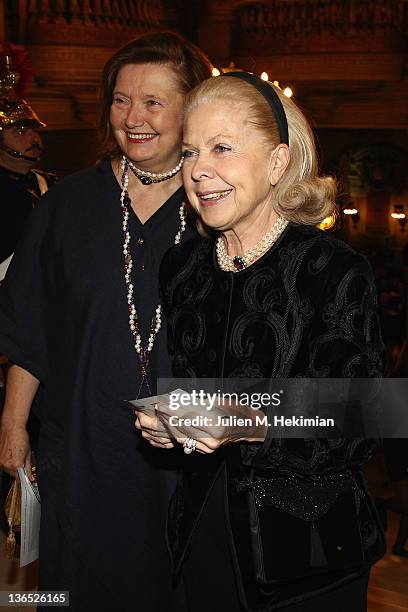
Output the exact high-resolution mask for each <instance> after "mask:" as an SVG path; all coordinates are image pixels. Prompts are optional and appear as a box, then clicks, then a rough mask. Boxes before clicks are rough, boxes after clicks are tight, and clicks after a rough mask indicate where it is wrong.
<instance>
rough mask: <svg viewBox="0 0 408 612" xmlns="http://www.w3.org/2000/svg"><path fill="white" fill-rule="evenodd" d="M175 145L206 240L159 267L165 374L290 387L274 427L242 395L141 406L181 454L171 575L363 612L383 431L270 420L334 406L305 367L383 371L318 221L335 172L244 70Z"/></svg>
mask: <svg viewBox="0 0 408 612" xmlns="http://www.w3.org/2000/svg"><path fill="white" fill-rule="evenodd" d="M183 151H184V155H185V161H184V166H183V180H184V186H185V189H186V193H187V196H188V199H189V201H190V203H191V205H192V207H193V209H194V210H195V212H196V214H197V216H198V217H199V219H200V221H201V225H202V227H203V228H204V229H206V230H207V237H196V238H195V239H193V240H190V241H189V242H188V243H185V244H182V245H179V246H178V247H174V248H172V249H170V251H169V252H168V253H167V254H166V256H165V258H164V259H163V263H162V267H161V272H160V280H161V287H162V291H163V305H164V306H163V307H164V311H165V314H166V316H167V319H168V339H169V349H170V355H171V358H172V366H173V374H174V376H176V377H177V378H178V379H186V378H194V379H195V384H194V389H195V390H196V389H197V387H196V385H197V379H198V380H199V379H200V378H204V379H210V380H216V383H215V384H216V385H218V384H219V385H222V384H223V381H222V380H221V382H219V379H224V381H225V379H227V381H226V382H227V390H228V392H229V393H228V395H231V393H230V392H231V391H237V390H238V388H239V387H238V385H239V384H240V383H242V382H244V381H237V380H234V379H249V380H248V381H247V383H248V384H247V387H246V390H248V387H249V386H252V387H255V388H256V390H257V391H260V390H261V391H269V392H270V389H271V388H273V386H274V385H275V389H274V390H275V391H278V390H279V389H286V390H287V391H285V394H284V398H283V399H284V400H285V401H283V403H282V405H281V406H280V407H279V408H278V409H274V406H273V404H272V405H270V406H268V407H267V408H265V412H266V416H267V418H268V420H269V423H268V422H265V420H264V419H262V418H261V420H258V415H259V412H258V414H257V411H256V410H255V411H254V410H253V409H252V407H251V406H249V407H248V406H247V404H246V405H245V404H244V405H241V404H240V403H239V401H237V403H236V405H235V406H234V405H233V404H232V405H231V406H230V407H228V403H227V406H226V407H225V408H223V406H222V402H220V403H219V406H218V407H217V411H216V414H215V417H212V414H214V410H212V412H211V411H208V409H207V410H204V409H201V412H200V408H199V407H195V406H197V404H196V405H195V406H194V403H193V404H192V405H190V406H188V405H187V407H186V408H185V410H184V412H180V409H179V410H178V414H179V416H176V415H177V413H176V412H174V409H175V408H177V406H174V405H171V404H169V405H168V406H167V405H162V404H159V405H158V408H157V414H158V416H159V418H158V419H156V418H152V417H151V416H149V415H148V414H143V413H142V412H140V413H138V418H137V422H136V426H137V427H138V428H142V429H143V432H142V433H143V436H144V437H145V438H146V439H148V440H150V442H151V443H152V444H153V445H155V446H158V447H160V446H161V447H162V448H166V447H168V445H169V442H168V439H167V438H166V437H164V436H163V434H162V430H163V425H165V426H166V428H167V430H168V432H169V433H170V435H171V436H172V441H173V443H174V444H177V443H178V444H180V445H182V446H183V447H184V452H185V453H186V460H185V465H184V466H183V477H182V480H181V482H180V486H179V487H178V489H177V492H176V494H175V496H174V498H173V502H172V504H171V512H170V517H169V518H170V520H169V532H168V535H169V542H170V548H171V551H172V559H173V566H174V572H175V575H177V576H180V574H181V575H183V577H184V584H185V588H186V594H187V601H188V604H189V606H190V608H191V610H194V611H195V612H218V611H219V610H223V611H228V612H240V611H244V610H245V611H247V612H248V611H253V612H255V611H256V610H258V611H261V610H262V611H263V612H266V611H272V610H282V612H328V611H330V612H345V611H346V610H347V611H348V612H364V611H365V610H366V607H367V582H368V575H369V568H370V566H371V565H372V564H373V563H374V562H375V561H376V560H377V559H378V558H379V557H380V556H381V555H382V554H383V552H384V538H383V534H382V531H381V526H380V524H379V521H378V517H377V515H376V512H375V508H374V505H373V502H372V500H371V498H370V495H369V493H368V491H367V487H366V484H365V482H364V478H363V476H362V473H361V465H362V464H363V463H364V462H365V461H367V460H368V459H369V458H370V456H371V455H372V453H373V452H374V450H375V448H376V444H375V442H373V441H371V440H368V439H363V438H362V437H361V438H360V439H358V438H356V439H348V438H346V437H341V436H345V435H346V434H345V433H344V432H340V433H339V431H340V423H339V422H336V423H335V425H337V426H338V427H339V428H338V429H337V428H336V429H335V433H333V434H332V433H331V432H332V431H333V429H330V428H326V429H325V430H323V431H324V433H323V435H325V436H326V437H319V435H317V437H316V436H315V438H313V436H312V435H310V434H309V435H307V434H305V431H308V430H307V428H306V427H304V428H303V429H296V427H295V425H296V423H294V422H293V427H288V429H286V430H285V429H284V428H278V429H276V428H277V425H279V423H277V422H276V421H275V420H274V416H278V417H279V416H281V415H282V414H283V415H284V416H286V417H289V418H288V421H289V423H291V421H292V419H291V418H290V417H293V416H297V417H299V416H307V417H309V416H315V414H316V412H319V410H318V409H319V408H320V407H322V408H323V409H324V411H325V416H333V417H334V418H336V417H337V416H338V413H337V414H336V413H334V414H332V408H333V406H336V400H337V397H336V396H334V394H333V393H331V396H328V395H326V396H325V399H324V400H323V402H322V403H323V406H322V403H320V404H319V403H317V398H318V396H319V393H320V391H321V390H322V389H325V390H327V389H328V385H325V386H324V387H323V386H317V385H318V383H319V381H316V380H313V381H312V384H311V386H313V388H314V393H313V396H312V397H311V396H310V393H309V394H308V393H306V391H307V389H308V388H310V387H309V384H310V383H308V380H307V379H318V378H329V379H332V378H347V379H348V378H350V377H357V378H365V377H373V376H381V373H382V371H383V357H384V354H383V345H382V341H381V335H380V332H379V325H378V316H377V312H376V293H375V289H374V284H373V274H372V272H371V270H370V267H369V265H368V263H367V261H366V260H365V259H364V258H363V257H362V256H361V255H359V254H358V253H356V252H355V251H353V250H352V249H351V248H350V247H348V246H347V245H345V244H343V243H341V242H339V241H337V240H335V239H334V238H333V237H332V236H330V235H328V234H327V233H325V232H322V231H321V230H319V229H317V228H316V227H315V225H316V224H317V223H319V222H320V221H321V220H322V219H323V218H324V217H326V216H327V215H329V214H331V213H332V212H333V209H334V200H335V194H336V186H335V182H334V180H333V179H332V178H331V177H320V176H319V175H318V166H317V156H316V149H315V144H314V139H313V134H312V131H311V129H310V126H309V125H308V123H307V121H306V119H305V117H304V116H303V114H302V113H301V111H300V110H299V108H298V107H297V106H296V105H295V103H294V102H293V101H291V100H289V99H288V98H286V97H285V96H284V95H283V94H282V92H281V91H280V90H279V89H277V88H275V87H274V86H273V85H272V84H270V83H266V82H264V81H262V80H261V79H258V78H257V77H255V76H254V75H251V74H249V73H243V72H239V73H229V74H228V75H225V76H219V77H217V78H214V79H209V80H208V81H205V82H204V83H202V84H200V85H199V86H197V87H196V88H195V89H194V90H193V91H192V92H191V93H190V94H189V96H188V98H187V102H186V110H185V126H184V135H183ZM262 379H264V380H262ZM282 379H294V380H292V381H291V382H290V383H289V381H285V380H283V381H282ZM274 381H277V382H274ZM295 381H296V387H295ZM343 382H344V384H346V383H347V381H343ZM283 383H284V384H285V385H287V386H285V387H281V386H277V385H281V384H283ZM182 384H183V383H182V382H180V381H177V383H176V385H177V387H179V386H181V385H182ZM203 384H204V385H205V384H208V382H205V383H203ZM300 384H302V385H304V387H302V392H301V393H299V392H298V390H299V388H300ZM319 384H321V383H319ZM290 385H293V386H292V387H291V386H290ZM224 388H225V387H224ZM241 388H242V386H241ZM244 388H245V387H244ZM291 389H292V390H293V389H294V391H291ZM279 393H280V394H281V395H282V392H279ZM296 393H297V395H296ZM257 395H258V396H259V393H257ZM227 397H228V396H227ZM186 400H187V401H186ZM188 401H189V400H188V398H183V404H184V405H185V404H186V403H187V404H188ZM190 403H191V401H190ZM310 404H311V405H310ZM308 405H309V406H310V407H311V408H312V409H313V412H312V414H310V412H307V410H306V408H307V406H308ZM285 408H286V410H285ZM347 408H349V405H347ZM351 408H352V409H353V411H354V412H353V413H352V414H355V413H356V404H354V405H352V406H351ZM315 411H316V412H315ZM203 412H204V414H205V416H206V418H203V416H202V414H203ZM186 413H187V417H185V414H186ZM220 413H221V414H220ZM222 415H224V417H227V418H224V420H222V421H221V422H220V421H219V417H220V416H222ZM197 416H198V418H197ZM200 416H201V419H200ZM262 416H265V415H262ZM322 420H323V423H324V422H325V419H322ZM298 423H299V420H298ZM268 425H269V426H268ZM309 431H310V430H309ZM288 432H289V433H288ZM314 433H315V434H316V430H314ZM358 433H359V432H358ZM358 433H357V435H358ZM295 436H296V437H295ZM361 436H363V433H362V432H361ZM159 452H161V451H159Z"/></svg>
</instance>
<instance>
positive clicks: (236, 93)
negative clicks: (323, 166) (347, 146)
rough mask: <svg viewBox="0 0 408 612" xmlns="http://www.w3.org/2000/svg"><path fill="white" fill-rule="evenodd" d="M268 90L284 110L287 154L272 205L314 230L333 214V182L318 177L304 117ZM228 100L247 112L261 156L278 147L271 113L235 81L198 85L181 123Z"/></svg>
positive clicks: (259, 97) (245, 85)
mask: <svg viewBox="0 0 408 612" xmlns="http://www.w3.org/2000/svg"><path fill="white" fill-rule="evenodd" d="M269 85H270V87H273V88H274V90H275V91H276V93H277V95H278V96H279V98H280V100H281V102H282V105H283V108H284V110H285V114H286V118H287V121H288V126H289V150H290V162H289V164H288V167H287V168H286V170H285V172H284V174H283V175H282V177H281V178H280V180H279V181H278V183H277V184H276V185H275V187H274V190H273V203H272V205H273V207H274V209H275V211H276V212H277V213H278V214H279V215H280V216H282V217H284V218H285V219H288V220H290V221H294V222H296V223H302V224H304V225H317V224H318V223H320V221H322V220H323V219H324V218H325V217H328V216H329V215H331V214H332V213H333V211H334V209H335V198H336V191H337V188H336V181H335V180H334V179H333V178H332V177H330V176H319V170H318V161H317V152H316V145H315V139H314V136H313V132H312V130H311V128H310V125H309V124H308V122H307V120H306V117H305V116H304V115H303V113H302V112H301V110H300V109H299V108H298V107H297V106H296V104H295V103H294V102H293V101H292V100H290V99H289V98H287V97H286V96H285V95H284V94H283V93H282V92H281V90H280V89H279V88H277V87H275V86H274V85H272V83H269ZM228 100H231V104H239V105H241V106H242V107H243V108H244V109H245V110H246V111H247V116H248V120H247V121H248V123H249V124H250V125H253V126H254V128H255V129H256V130H258V131H259V132H260V133H261V135H262V137H263V138H264V140H265V145H266V147H267V151H266V154H267V153H272V151H273V150H274V149H275V148H276V146H277V145H278V144H279V143H280V138H279V129H278V126H277V123H276V121H275V117H274V114H273V112H272V109H271V107H270V106H269V104H268V102H267V101H266V99H265V98H264V97H263V95H262V94H261V93H259V92H258V90H257V89H256V88H255V87H253V86H252V85H250V84H249V83H247V82H246V81H242V80H241V79H239V78H237V77H228V78H223V77H212V78H210V79H207V80H206V81H203V82H202V83H200V85H198V86H197V87H195V88H194V89H193V90H192V91H190V93H189V94H188V95H187V98H186V105H185V110H184V118H185V119H186V117H187V115H188V114H189V112H190V111H191V110H192V109H193V108H195V107H197V106H201V105H202V104H208V103H211V102H216V101H222V102H223V103H225V102H226V101H228Z"/></svg>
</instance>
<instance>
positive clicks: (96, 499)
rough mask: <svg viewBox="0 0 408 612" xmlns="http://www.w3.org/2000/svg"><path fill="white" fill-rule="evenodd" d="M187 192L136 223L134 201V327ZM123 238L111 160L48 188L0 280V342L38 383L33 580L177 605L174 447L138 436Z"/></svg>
mask: <svg viewBox="0 0 408 612" xmlns="http://www.w3.org/2000/svg"><path fill="white" fill-rule="evenodd" d="M183 198H184V191H183V189H182V188H180V189H179V190H178V191H176V193H175V194H173V196H172V197H171V198H170V199H169V200H168V201H167V202H165V203H164V204H163V206H162V207H161V208H160V209H159V210H158V211H157V212H156V213H155V214H154V215H153V216H152V217H151V218H150V219H149V220H148V221H147V222H146V223H144V224H142V223H141V222H140V220H139V219H138V218H137V216H136V215H135V214H134V212H133V211H132V210H131V209H130V215H129V231H130V234H131V238H132V249H133V250H132V256H133V261H134V268H133V275H132V276H133V278H132V281H133V284H134V299H135V303H136V306H137V309H138V314H139V317H140V321H141V325H142V331H143V335H144V338H146V337H147V335H148V329H149V324H150V319H151V317H152V315H153V314H154V311H155V308H156V305H157V302H158V293H159V290H158V270H159V265H160V261H161V258H162V256H163V254H164V252H165V251H166V250H167V249H168V248H169V247H170V246H171V245H172V244H174V236H175V235H176V233H177V231H178V228H179V223H180V220H179V207H180V204H181V202H182V201H183ZM190 231H191V230H188V231H187V232H186V234H189V232H190ZM185 237H186V236H185ZM142 240H143V242H142ZM122 248H123V232H122V212H121V207H120V187H119V185H118V183H117V181H116V179H115V176H114V174H113V172H112V169H111V166H110V163H102V164H99V165H98V166H95V167H93V168H89V169H87V170H85V171H83V172H80V173H78V174H76V175H73V176H71V177H68V178H66V179H64V180H63V181H61V182H60V183H59V184H58V185H56V186H55V187H54V188H52V189H51V190H50V191H49V192H48V194H46V196H45V197H44V198H43V200H42V201H41V204H40V205H39V206H38V207H36V209H35V210H34V211H33V213H32V215H31V217H30V219H29V222H28V226H27V229H26V232H25V234H24V236H23V238H22V241H21V243H20V246H19V248H18V249H17V251H16V254H15V256H14V258H13V261H12V263H11V266H10V268H9V271H8V274H7V276H6V280H5V282H4V284H3V285H2V287H1V289H0V350H1V351H3V352H4V353H5V354H6V355H7V356H8V357H9V358H10V359H11V360H12V361H13V362H14V363H16V364H18V365H20V366H21V367H23V368H25V369H26V370H28V371H29V372H31V373H32V374H34V376H36V377H37V378H38V379H39V380H40V381H41V383H42V385H43V394H42V397H41V404H40V416H41V434H40V443H39V452H38V478H39V487H40V493H41V499H42V517H41V533H40V585H39V586H40V588H41V589H48V590H58V589H67V590H70V598H71V599H70V605H71V607H70V610H75V611H80V612H83V611H84V610H91V609H98V610H109V611H112V610H118V611H122V612H124V611H133V610H141V611H143V612H158V611H159V610H160V611H161V610H169V611H170V610H175V611H177V612H180V610H182V609H183V608H182V604H181V603H180V602H179V601H178V600H177V599H176V598H175V596H174V593H173V590H172V585H171V576H170V566H169V562H168V555H167V551H166V545H165V538H164V531H165V520H166V513H167V506H168V500H169V496H170V493H171V492H172V490H173V488H174V485H175V481H176V475H175V467H176V466H177V463H178V459H177V453H176V452H173V451H171V452H167V451H162V452H160V451H157V450H156V449H152V448H151V447H150V446H149V445H148V444H147V443H146V442H144V441H143V440H142V439H141V437H140V435H139V433H138V432H137V431H136V430H135V428H134V416H133V413H132V411H131V410H130V406H129V404H128V403H127V402H125V400H127V399H132V398H135V397H137V395H138V393H139V389H140V372H139V368H138V365H137V357H136V353H135V350H134V347H133V341H132V337H131V334H130V331H129V327H128V305H127V302H126V285H125V280H124V270H123V252H122ZM163 325H164V327H163V329H162V330H161V332H160V334H159V335H158V337H157V341H156V343H155V347H154V350H153V352H152V356H151V362H150V369H149V373H150V378H151V386H152V390H153V391H154V386H153V383H154V381H155V379H156V377H157V376H160V375H161V376H165V375H166V374H168V373H169V367H170V364H169V359H168V356H167V351H166V333H165V322H163ZM143 394H144V395H148V394H149V393H148V391H147V389H142V397H143Z"/></svg>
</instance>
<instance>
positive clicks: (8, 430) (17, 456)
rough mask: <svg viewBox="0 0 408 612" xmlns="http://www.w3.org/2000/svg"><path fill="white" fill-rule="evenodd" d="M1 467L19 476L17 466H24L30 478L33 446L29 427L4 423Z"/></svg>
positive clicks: (1, 443) (1, 440)
mask: <svg viewBox="0 0 408 612" xmlns="http://www.w3.org/2000/svg"><path fill="white" fill-rule="evenodd" d="M0 467H1V468H2V469H3V470H4V471H5V472H7V473H8V474H10V476H13V478H16V477H17V468H19V467H24V468H25V471H26V474H27V476H28V477H29V478H30V480H32V479H33V477H32V472H31V467H32V463H31V447H30V439H29V436H28V432H27V429H26V428H25V427H22V426H21V425H17V426H16V425H4V424H3V425H2V426H1V428H0Z"/></svg>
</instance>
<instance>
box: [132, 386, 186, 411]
mask: <svg viewBox="0 0 408 612" xmlns="http://www.w3.org/2000/svg"><path fill="white" fill-rule="evenodd" d="M186 393H188V391H183V389H175V390H174V391H170V393H162V395H152V396H151V397H144V398H143V399H138V400H129V404H132V406H134V407H135V408H137V409H138V410H141V411H142V412H146V413H150V412H153V413H154V412H155V406H156V404H169V403H170V394H171V395H172V397H173V398H176V397H177V396H178V395H181V394H184V395H185V394H186Z"/></svg>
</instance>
